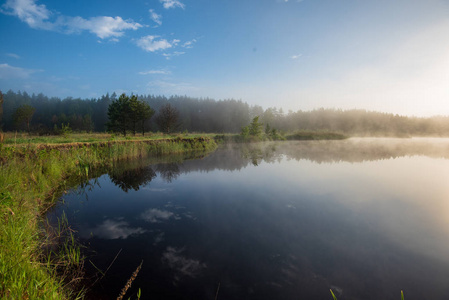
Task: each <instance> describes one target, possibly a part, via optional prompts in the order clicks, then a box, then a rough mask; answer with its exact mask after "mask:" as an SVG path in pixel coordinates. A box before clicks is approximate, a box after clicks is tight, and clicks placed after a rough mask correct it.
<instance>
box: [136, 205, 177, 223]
mask: <svg viewBox="0 0 449 300" xmlns="http://www.w3.org/2000/svg"><path fill="white" fill-rule="evenodd" d="M171 217H175V218H177V217H176V216H175V214H174V213H172V212H170V211H168V210H161V209H156V208H151V209H148V210H147V211H145V212H144V213H142V215H141V218H142V219H143V220H145V221H147V222H150V223H159V222H162V221H166V220H168V219H170V218H171Z"/></svg>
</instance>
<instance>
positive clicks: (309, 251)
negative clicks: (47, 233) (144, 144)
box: [49, 138, 449, 300]
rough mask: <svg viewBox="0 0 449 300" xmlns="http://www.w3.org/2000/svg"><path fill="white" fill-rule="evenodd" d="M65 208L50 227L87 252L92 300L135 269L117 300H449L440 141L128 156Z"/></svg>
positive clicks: (448, 158)
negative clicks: (70, 232)
mask: <svg viewBox="0 0 449 300" xmlns="http://www.w3.org/2000/svg"><path fill="white" fill-rule="evenodd" d="M62 200H63V201H62V202H61V203H60V204H58V205H57V206H56V207H55V208H54V209H53V211H52V212H50V214H49V218H50V220H53V221H54V220H55V218H57V217H58V216H60V215H61V214H62V213H63V212H64V213H65V215H66V216H67V218H68V221H69V224H71V227H72V228H73V229H75V230H76V231H77V233H76V236H77V238H78V239H79V241H80V242H81V243H82V244H83V245H85V246H86V248H85V249H84V252H85V255H87V259H86V262H85V265H86V272H87V274H86V276H87V277H88V278H89V282H90V283H93V282H96V283H95V285H94V286H92V287H91V288H90V292H89V293H88V299H112V298H114V299H115V298H116V297H117V296H118V295H119V293H120V290H121V289H122V288H123V286H124V285H125V283H126V281H127V280H128V279H129V278H130V277H131V275H132V273H133V272H134V270H135V269H136V268H137V266H139V264H140V263H141V262H142V261H143V264H142V268H141V270H140V272H139V274H138V276H137V278H136V279H135V281H134V282H133V283H132V287H131V289H130V290H129V291H128V293H127V294H126V296H125V299H128V297H132V298H133V299H134V298H136V292H137V289H138V288H140V289H141V290H142V299H331V295H330V292H329V289H332V290H333V291H334V293H335V294H336V296H337V297H338V299H339V300H348V299H400V292H401V290H404V295H405V299H406V300H412V299H433V300H436V299H448V297H449V242H448V240H449V139H438V138H434V139H431V138H429V139H425V138H413V139H374V138H360V139H355V138H353V139H349V140H344V141H296V142H269V143H255V144H249V145H248V144H244V145H238V144H231V145H225V146H221V147H220V148H219V149H218V150H216V151H215V152H213V153H211V154H209V155H206V156H204V157H199V158H191V157H188V156H171V157H165V158H160V160H158V161H156V160H155V159H154V158H153V159H151V160H150V159H142V160H139V161H125V162H122V163H119V164H118V165H117V166H116V167H115V168H114V170H112V171H111V172H109V174H103V175H101V176H99V177H98V178H96V179H92V180H90V181H89V182H88V183H87V184H83V185H81V186H80V187H79V188H77V189H74V190H72V191H70V192H69V193H68V194H67V195H65V196H64V197H63V199H62ZM94 266H95V267H94ZM96 268H98V269H100V270H102V271H103V272H104V271H105V270H107V269H108V268H109V269H108V270H107V272H106V274H105V275H104V276H103V277H102V276H101V274H100V273H98V272H97V271H96ZM216 296H217V298H216Z"/></svg>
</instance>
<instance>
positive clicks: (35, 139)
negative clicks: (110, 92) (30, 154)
mask: <svg viewBox="0 0 449 300" xmlns="http://www.w3.org/2000/svg"><path fill="white" fill-rule="evenodd" d="M3 134H4V144H5V145H16V146H17V145H28V144H67V143H93V142H106V141H129V140H132V141H142V140H159V139H171V138H176V137H180V138H199V137H206V138H212V137H214V136H215V134H212V133H173V134H164V133H161V132H156V133H153V132H147V133H145V136H142V134H136V135H135V136H134V135H129V134H128V135H127V136H126V137H124V136H122V135H116V134H110V133H70V134H67V135H52V136H33V135H32V136H29V135H28V133H24V132H6V133H3Z"/></svg>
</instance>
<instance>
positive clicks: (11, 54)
mask: <svg viewBox="0 0 449 300" xmlns="http://www.w3.org/2000/svg"><path fill="white" fill-rule="evenodd" d="M6 56H9V57H12V58H15V59H20V56H19V55H17V54H15V53H6Z"/></svg>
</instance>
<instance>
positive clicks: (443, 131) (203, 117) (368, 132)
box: [0, 90, 449, 137]
mask: <svg viewBox="0 0 449 300" xmlns="http://www.w3.org/2000/svg"><path fill="white" fill-rule="evenodd" d="M134 96H136V97H137V99H138V100H139V101H140V102H142V103H146V104H147V105H148V106H149V107H150V108H151V109H152V110H153V111H154V112H155V115H154V116H153V117H152V118H150V119H148V120H147V121H146V122H145V124H144V125H143V126H145V129H144V130H147V131H163V130H161V124H160V122H157V119H158V112H159V111H160V110H162V108H163V107H166V106H167V105H168V104H169V105H170V106H171V107H173V108H174V109H175V111H176V114H177V120H178V124H177V128H176V129H177V130H178V131H182V132H185V131H188V132H204V133H239V132H240V131H241V130H242V128H244V126H247V125H248V124H249V123H250V122H251V120H252V119H253V118H254V117H256V116H259V121H260V122H261V123H262V124H264V126H266V125H267V124H268V125H269V127H270V128H275V129H276V130H278V131H279V132H281V133H282V132H295V131H332V132H339V133H344V134H347V135H351V136H399V137H402V136H403V137H406V136H449V116H434V117H429V118H419V117H408V116H401V115H397V114H390V113H382V112H372V111H366V110H360V109H353V110H340V109H325V108H320V109H315V110H312V111H302V110H299V111H296V112H294V111H288V112H284V111H283V110H282V108H276V107H269V108H266V109H264V108H262V107H261V106H259V105H249V104H248V103H246V102H243V101H241V100H235V99H226V100H214V99H209V98H192V97H187V96H177V95H175V96H171V97H165V96H155V95H133V97H134ZM117 99H119V96H118V95H117V94H115V93H113V94H106V95H103V96H101V97H100V98H97V99H95V98H92V99H80V98H71V97H68V98H64V99H60V98H57V97H47V96H45V95H43V94H37V95H36V94H32V95H30V94H28V93H26V92H21V91H18V92H14V91H12V90H9V91H8V92H6V93H3V103H1V102H0V126H1V127H0V128H1V129H2V130H3V131H16V130H18V131H22V130H23V131H25V130H29V131H30V132H32V133H33V134H39V135H48V134H54V133H55V132H57V131H58V129H61V128H63V127H64V126H65V127H66V128H67V127H70V129H71V130H73V131H82V132H106V131H107V130H108V127H107V124H108V121H109V117H108V109H109V106H110V105H111V104H112V103H113V102H114V101H117ZM27 110H28V111H27Z"/></svg>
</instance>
